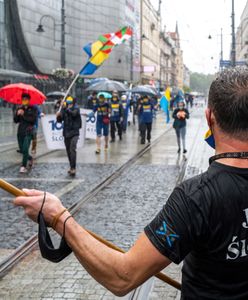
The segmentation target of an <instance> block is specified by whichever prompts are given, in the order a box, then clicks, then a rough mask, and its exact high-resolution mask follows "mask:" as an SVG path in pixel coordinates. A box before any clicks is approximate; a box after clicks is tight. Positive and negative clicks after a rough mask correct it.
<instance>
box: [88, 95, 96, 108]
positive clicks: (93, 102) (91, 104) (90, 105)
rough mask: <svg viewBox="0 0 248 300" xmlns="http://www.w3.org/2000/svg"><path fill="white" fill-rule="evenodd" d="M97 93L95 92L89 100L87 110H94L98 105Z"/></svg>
mask: <svg viewBox="0 0 248 300" xmlns="http://www.w3.org/2000/svg"><path fill="white" fill-rule="evenodd" d="M97 101H98V99H97V92H93V93H92V94H91V95H90V96H89V97H88V99H87V105H86V108H87V109H94V107H95V106H96V104H97Z"/></svg>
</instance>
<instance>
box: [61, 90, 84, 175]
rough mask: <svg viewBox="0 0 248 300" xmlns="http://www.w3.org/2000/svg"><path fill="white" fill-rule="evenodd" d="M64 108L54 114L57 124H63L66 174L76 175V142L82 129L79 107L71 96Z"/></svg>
mask: <svg viewBox="0 0 248 300" xmlns="http://www.w3.org/2000/svg"><path fill="white" fill-rule="evenodd" d="M65 103H66V106H65V107H63V108H62V110H61V111H58V112H57V113H56V117H57V122H58V123H62V122H64V128H63V136H64V142H65V147H66V153H67V156H68V159H69V163H70V169H69V171H68V174H69V175H70V176H75V175H76V158H77V142H78V138H79V130H80V128H81V127H82V120H81V116H80V110H79V107H78V106H77V105H76V102H75V99H73V98H72V97H71V96H68V97H67V98H66V101H65Z"/></svg>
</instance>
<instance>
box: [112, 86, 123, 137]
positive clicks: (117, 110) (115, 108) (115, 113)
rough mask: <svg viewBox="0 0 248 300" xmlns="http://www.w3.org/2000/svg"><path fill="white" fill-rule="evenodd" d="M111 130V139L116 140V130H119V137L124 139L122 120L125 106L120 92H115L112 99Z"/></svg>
mask: <svg viewBox="0 0 248 300" xmlns="http://www.w3.org/2000/svg"><path fill="white" fill-rule="evenodd" d="M110 109H111V115H110V131H111V141H110V143H113V142H115V132H116V129H117V131H118V135H119V139H120V141H121V140H122V122H123V106H122V104H121V102H120V100H119V98H118V94H117V93H115V92H113V95H112V99H111V101H110Z"/></svg>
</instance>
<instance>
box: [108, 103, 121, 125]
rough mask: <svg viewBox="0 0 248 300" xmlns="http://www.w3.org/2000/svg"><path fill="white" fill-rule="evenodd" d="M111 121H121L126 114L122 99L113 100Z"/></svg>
mask: <svg viewBox="0 0 248 300" xmlns="http://www.w3.org/2000/svg"><path fill="white" fill-rule="evenodd" d="M110 109H111V114H110V121H112V122H119V121H120V119H121V118H123V116H124V110H123V106H122V103H121V102H120V101H111V102H110Z"/></svg>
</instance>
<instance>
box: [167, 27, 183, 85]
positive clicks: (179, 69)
mask: <svg viewBox="0 0 248 300" xmlns="http://www.w3.org/2000/svg"><path fill="white" fill-rule="evenodd" d="M168 35H169V36H170V37H171V39H172V40H173V41H174V52H175V54H176V55H175V65H174V67H175V69H176V70H175V82H174V86H176V87H178V88H180V89H182V88H183V80H184V63H183V51H182V50H181V47H180V36H179V31H178V25H177V24H176V30H175V32H168Z"/></svg>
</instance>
